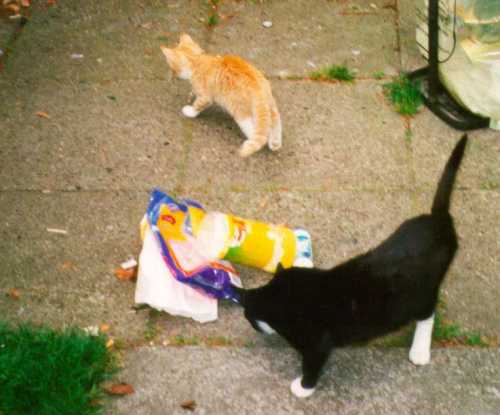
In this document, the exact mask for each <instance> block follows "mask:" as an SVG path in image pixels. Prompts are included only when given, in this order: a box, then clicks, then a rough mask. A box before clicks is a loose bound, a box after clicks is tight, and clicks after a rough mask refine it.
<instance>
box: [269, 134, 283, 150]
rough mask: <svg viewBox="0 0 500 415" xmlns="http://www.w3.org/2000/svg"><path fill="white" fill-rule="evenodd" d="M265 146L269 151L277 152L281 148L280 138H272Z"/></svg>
mask: <svg viewBox="0 0 500 415" xmlns="http://www.w3.org/2000/svg"><path fill="white" fill-rule="evenodd" d="M267 146H268V147H269V150H271V151H277V150H279V149H280V148H281V138H275V137H272V138H271V139H270V140H269V141H268V142H267Z"/></svg>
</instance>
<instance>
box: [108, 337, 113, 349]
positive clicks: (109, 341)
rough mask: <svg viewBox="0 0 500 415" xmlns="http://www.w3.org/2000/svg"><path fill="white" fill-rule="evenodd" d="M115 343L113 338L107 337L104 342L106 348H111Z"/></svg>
mask: <svg viewBox="0 0 500 415" xmlns="http://www.w3.org/2000/svg"><path fill="white" fill-rule="evenodd" d="M114 344H115V341H114V340H113V339H109V340H108V341H107V342H106V348H107V349H111V348H112V347H113V345H114Z"/></svg>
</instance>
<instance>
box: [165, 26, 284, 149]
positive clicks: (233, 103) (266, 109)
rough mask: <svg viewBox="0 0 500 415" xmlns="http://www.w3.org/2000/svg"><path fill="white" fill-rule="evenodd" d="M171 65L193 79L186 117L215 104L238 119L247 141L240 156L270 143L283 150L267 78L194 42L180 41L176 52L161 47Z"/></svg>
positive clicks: (236, 59)
mask: <svg viewBox="0 0 500 415" xmlns="http://www.w3.org/2000/svg"><path fill="white" fill-rule="evenodd" d="M161 50H162V52H163V54H164V55H165V57H166V59H167V62H168V65H169V66H170V68H171V69H172V71H173V72H174V73H175V74H176V75H177V76H178V77H179V78H181V79H189V80H190V81H191V85H192V87H193V92H194V94H195V95H196V99H195V101H194V103H193V105H186V106H184V107H183V108H182V113H183V114H184V115H185V116H186V117H191V118H194V117H196V116H197V115H198V114H199V113H200V112H201V111H203V110H204V109H205V108H207V107H209V106H210V105H211V104H212V103H214V102H215V103H216V104H219V105H220V106H222V107H223V108H224V109H226V110H227V111H228V112H229V114H231V115H232V117H233V118H234V119H235V121H236V122H237V123H238V125H239V126H240V128H241V130H242V131H243V133H244V134H245V136H246V137H247V139H246V140H245V142H244V143H243V145H242V147H241V149H240V155H241V156H242V157H247V156H249V155H250V154H252V153H255V152H256V151H258V150H260V149H261V148H262V147H263V146H264V145H265V144H266V143H267V145H268V146H269V148H270V149H271V150H273V151H274V150H278V149H279V148H280V147H281V119H280V115H279V113H278V108H277V107H276V102H275V101H274V98H273V95H272V93H271V85H270V83H269V81H268V80H267V79H266V78H265V77H264V75H263V74H262V73H261V72H260V71H259V70H258V69H256V68H254V67H253V66H252V65H250V64H249V63H247V62H245V61H244V60H243V59H241V58H239V57H237V56H228V55H226V56H219V55H217V56H211V55H207V54H205V53H204V52H203V50H202V49H201V48H200V46H198V44H196V42H194V41H193V39H191V37H190V36H189V35H186V34H183V35H181V37H180V41H179V45H178V46H177V47H175V48H173V49H169V48H167V47H165V46H161Z"/></svg>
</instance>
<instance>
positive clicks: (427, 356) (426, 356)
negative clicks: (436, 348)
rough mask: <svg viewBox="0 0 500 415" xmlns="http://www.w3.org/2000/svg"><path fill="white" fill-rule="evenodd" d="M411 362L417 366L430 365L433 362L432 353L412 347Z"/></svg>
mask: <svg viewBox="0 0 500 415" xmlns="http://www.w3.org/2000/svg"><path fill="white" fill-rule="evenodd" d="M409 359H410V362H412V363H413V364H414V365H417V366H424V365H428V364H429V363H430V361H431V351H430V350H428V349H424V348H417V347H412V348H411V349H410V354H409Z"/></svg>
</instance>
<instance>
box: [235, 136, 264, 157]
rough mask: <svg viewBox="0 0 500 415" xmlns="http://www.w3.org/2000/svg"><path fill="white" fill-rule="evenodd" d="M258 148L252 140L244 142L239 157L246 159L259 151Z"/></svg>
mask: <svg viewBox="0 0 500 415" xmlns="http://www.w3.org/2000/svg"><path fill="white" fill-rule="evenodd" d="M260 148H261V146H260V145H259V144H258V143H257V142H255V141H253V140H246V141H245V142H244V143H243V145H242V146H241V148H240V156H241V157H248V156H250V155H251V154H253V153H255V152H256V151H259V150H260Z"/></svg>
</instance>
